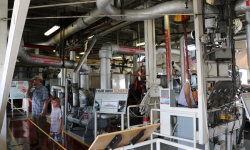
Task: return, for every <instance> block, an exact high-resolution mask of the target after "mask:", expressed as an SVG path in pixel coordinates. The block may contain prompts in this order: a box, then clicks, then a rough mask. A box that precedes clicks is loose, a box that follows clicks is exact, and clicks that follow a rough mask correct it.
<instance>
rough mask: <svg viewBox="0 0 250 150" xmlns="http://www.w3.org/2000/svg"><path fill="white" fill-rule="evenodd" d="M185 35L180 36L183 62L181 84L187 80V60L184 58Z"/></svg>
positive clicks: (181, 60)
mask: <svg viewBox="0 0 250 150" xmlns="http://www.w3.org/2000/svg"><path fill="white" fill-rule="evenodd" d="M184 58H185V56H184V36H181V38H180V62H181V85H182V86H183V85H184V84H185V82H186V71H185V60H184Z"/></svg>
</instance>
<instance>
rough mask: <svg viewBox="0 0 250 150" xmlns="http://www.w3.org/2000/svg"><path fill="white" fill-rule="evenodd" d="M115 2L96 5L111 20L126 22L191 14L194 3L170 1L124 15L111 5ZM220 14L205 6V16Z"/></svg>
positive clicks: (127, 11)
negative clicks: (168, 15)
mask: <svg viewBox="0 0 250 150" xmlns="http://www.w3.org/2000/svg"><path fill="white" fill-rule="evenodd" d="M112 1H113V0H97V1H96V5H97V7H98V9H99V10H100V11H101V12H102V13H103V14H105V15H110V16H109V17H110V18H113V19H116V20H124V21H142V20H148V19H154V18H159V17H162V16H163V15H165V14H180V13H185V14H191V13H193V2H188V4H187V5H186V3H185V2H186V1H183V0H179V1H168V2H164V3H161V4H158V5H155V6H153V7H150V8H145V9H136V10H124V13H123V14H121V13H120V12H121V10H120V8H117V7H115V6H113V5H111V4H110V3H111V2H112ZM218 13H219V11H218V9H217V8H216V7H215V6H212V5H209V4H206V6H205V14H206V15H209V16H206V15H205V18H206V17H211V15H212V16H217V14H218ZM117 14H121V15H122V17H121V16H117Z"/></svg>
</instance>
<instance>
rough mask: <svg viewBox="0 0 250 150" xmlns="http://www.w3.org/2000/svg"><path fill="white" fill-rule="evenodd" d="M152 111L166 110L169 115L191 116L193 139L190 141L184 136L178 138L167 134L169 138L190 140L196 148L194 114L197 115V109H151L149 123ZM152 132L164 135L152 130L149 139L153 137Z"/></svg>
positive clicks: (151, 119) (151, 118)
mask: <svg viewBox="0 0 250 150" xmlns="http://www.w3.org/2000/svg"><path fill="white" fill-rule="evenodd" d="M153 111H161V112H168V113H169V115H173V116H184V117H192V118H193V132H194V133H193V134H194V139H193V140H192V141H188V140H187V139H185V138H180V137H174V136H171V135H170V136H168V137H170V138H173V139H177V138H178V139H179V140H182V141H187V142H192V143H193V147H194V148H196V142H197V137H196V116H197V111H193V112H192V111H186V110H185V109H183V110H182V109H180V110H179V111H174V110H168V109H151V112H150V122H151V124H152V123H153ZM153 134H155V135H162V136H165V135H164V134H161V133H156V132H153V133H152V134H151V139H153Z"/></svg>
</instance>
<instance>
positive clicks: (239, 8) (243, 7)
mask: <svg viewBox="0 0 250 150" xmlns="http://www.w3.org/2000/svg"><path fill="white" fill-rule="evenodd" d="M247 2H248V1H246V0H238V1H237V2H236V3H235V7H234V10H235V11H236V12H237V13H245V12H248V11H250V7H249V6H247V4H246V3H247Z"/></svg>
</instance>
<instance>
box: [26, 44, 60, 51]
mask: <svg viewBox="0 0 250 150" xmlns="http://www.w3.org/2000/svg"><path fill="white" fill-rule="evenodd" d="M24 47H25V48H39V49H42V50H55V49H56V48H55V47H54V46H46V45H33V44H24Z"/></svg>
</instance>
